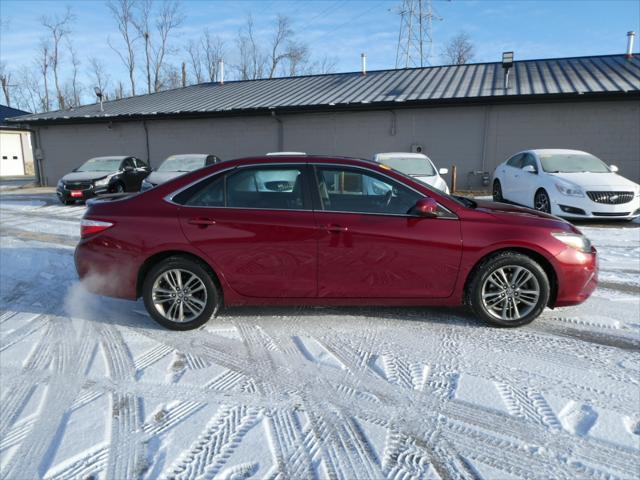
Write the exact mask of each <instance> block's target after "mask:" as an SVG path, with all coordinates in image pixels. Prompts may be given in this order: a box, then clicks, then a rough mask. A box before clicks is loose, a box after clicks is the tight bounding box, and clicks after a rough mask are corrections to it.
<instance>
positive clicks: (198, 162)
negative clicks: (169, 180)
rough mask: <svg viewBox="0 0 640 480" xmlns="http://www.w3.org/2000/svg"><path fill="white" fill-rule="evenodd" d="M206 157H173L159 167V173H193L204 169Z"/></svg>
mask: <svg viewBox="0 0 640 480" xmlns="http://www.w3.org/2000/svg"><path fill="white" fill-rule="evenodd" d="M206 159H207V156H206V155H172V156H170V157H168V158H167V159H166V160H165V161H164V162H162V164H161V165H160V166H159V167H158V170H157V171H158V172H191V171H193V170H197V169H199V168H202V167H204V164H205V160H206Z"/></svg>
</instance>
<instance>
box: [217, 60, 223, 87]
mask: <svg viewBox="0 0 640 480" xmlns="http://www.w3.org/2000/svg"><path fill="white" fill-rule="evenodd" d="M218 81H219V82H220V85H222V84H223V83H224V60H223V59H222V58H221V59H220V60H219V61H218Z"/></svg>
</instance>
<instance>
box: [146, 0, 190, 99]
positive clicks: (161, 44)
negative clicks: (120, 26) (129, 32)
mask: <svg viewBox="0 0 640 480" xmlns="http://www.w3.org/2000/svg"><path fill="white" fill-rule="evenodd" d="M153 4H154V2H153V0H143V1H142V3H141V4H140V5H141V6H140V9H139V16H138V18H137V19H136V20H135V21H134V25H135V27H136V30H137V31H138V34H139V35H140V36H141V37H142V38H143V39H144V41H145V59H146V62H145V67H146V73H147V92H148V93H151V91H154V92H157V91H159V90H161V89H162V78H161V76H162V74H163V72H164V70H163V67H164V63H165V61H166V57H167V55H169V54H171V53H173V51H174V49H173V48H172V46H171V38H170V36H171V33H172V31H174V30H175V29H176V28H178V27H179V26H180V25H181V24H182V22H183V21H184V16H183V15H182V11H181V7H180V2H179V1H178V0H164V1H163V2H162V5H161V7H160V10H159V12H158V15H157V16H156V19H155V29H151V27H150V24H151V21H152V15H153V12H154V8H153ZM152 77H153V78H152Z"/></svg>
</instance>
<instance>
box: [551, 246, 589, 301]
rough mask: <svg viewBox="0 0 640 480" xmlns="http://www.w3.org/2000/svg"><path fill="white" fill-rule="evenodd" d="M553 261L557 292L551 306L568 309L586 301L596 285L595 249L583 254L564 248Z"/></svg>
mask: <svg viewBox="0 0 640 480" xmlns="http://www.w3.org/2000/svg"><path fill="white" fill-rule="evenodd" d="M555 261H556V262H557V265H556V274H557V276H558V279H557V280H558V292H557V295H556V300H555V302H554V305H553V306H554V307H568V306H571V305H578V304H580V303H582V302H584V301H585V300H587V299H588V298H589V297H590V296H591V294H592V293H593V291H594V290H595V289H596V287H597V285H598V253H597V251H596V249H595V248H592V250H591V252H589V253H583V252H580V251H578V250H576V249H574V248H566V249H564V250H563V251H562V252H560V253H559V254H558V255H557V256H556V258H555Z"/></svg>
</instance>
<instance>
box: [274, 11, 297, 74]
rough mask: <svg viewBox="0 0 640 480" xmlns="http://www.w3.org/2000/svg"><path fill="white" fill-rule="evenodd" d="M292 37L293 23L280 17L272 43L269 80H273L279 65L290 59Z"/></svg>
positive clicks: (277, 20)
mask: <svg viewBox="0 0 640 480" xmlns="http://www.w3.org/2000/svg"><path fill="white" fill-rule="evenodd" d="M292 36H293V30H291V21H290V20H289V18H287V17H285V16H283V15H278V18H277V19H276V31H275V34H274V36H273V40H272V41H271V51H270V55H269V64H270V66H269V78H273V76H274V75H275V73H276V69H277V68H278V64H279V63H280V62H282V61H283V60H285V59H287V58H289V49H288V48H287V42H289V41H290V39H291V37H292Z"/></svg>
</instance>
